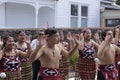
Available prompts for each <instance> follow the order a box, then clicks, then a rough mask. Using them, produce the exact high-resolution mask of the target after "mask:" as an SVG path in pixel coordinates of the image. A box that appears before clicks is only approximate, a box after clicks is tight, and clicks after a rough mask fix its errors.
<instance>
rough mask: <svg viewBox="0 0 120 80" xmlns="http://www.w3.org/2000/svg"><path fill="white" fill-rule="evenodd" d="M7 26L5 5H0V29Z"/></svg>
mask: <svg viewBox="0 0 120 80" xmlns="http://www.w3.org/2000/svg"><path fill="white" fill-rule="evenodd" d="M4 26H5V4H2V5H0V28H1V27H4Z"/></svg>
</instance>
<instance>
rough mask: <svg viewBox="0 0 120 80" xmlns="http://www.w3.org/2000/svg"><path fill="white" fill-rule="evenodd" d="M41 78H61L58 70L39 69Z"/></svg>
mask: <svg viewBox="0 0 120 80" xmlns="http://www.w3.org/2000/svg"><path fill="white" fill-rule="evenodd" d="M40 76H41V77H61V76H60V69H59V68H47V67H40Z"/></svg>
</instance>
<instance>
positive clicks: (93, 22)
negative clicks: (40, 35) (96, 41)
mask: <svg viewBox="0 0 120 80" xmlns="http://www.w3.org/2000/svg"><path fill="white" fill-rule="evenodd" d="M0 1H1V2H2V1H3V0H0ZM8 1H9V2H13V3H9V2H8ZM8 1H7V2H5V3H6V5H5V9H4V8H2V7H1V8H0V10H2V12H0V16H1V15H4V10H5V14H6V17H5V22H4V20H3V19H4V17H3V19H2V21H1V22H2V23H0V26H2V25H3V24H4V23H5V26H6V27H20V28H24V27H26V28H35V27H36V28H39V27H40V28H41V27H44V26H46V22H47V21H48V24H49V25H50V26H56V27H58V28H70V4H71V3H77V4H80V5H88V7H89V13H88V14H89V15H88V27H99V26H100V0H84V1H83V0H59V1H55V0H8ZM0 6H1V5H0ZM36 15H37V16H36ZM79 18H81V17H79ZM79 24H81V23H80V22H79ZM3 26H4V25H3ZM79 27H81V26H79Z"/></svg>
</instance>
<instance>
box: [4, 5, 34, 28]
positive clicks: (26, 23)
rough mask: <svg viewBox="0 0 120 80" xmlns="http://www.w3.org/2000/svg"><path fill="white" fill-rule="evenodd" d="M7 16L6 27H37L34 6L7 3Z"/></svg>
mask: <svg viewBox="0 0 120 80" xmlns="http://www.w3.org/2000/svg"><path fill="white" fill-rule="evenodd" d="M6 15H7V16H6V27H18V28H19V27H20V28H25V27H29V28H32V27H33V26H35V13H34V7H32V6H28V5H25V4H18V3H17V4H16V3H6Z"/></svg>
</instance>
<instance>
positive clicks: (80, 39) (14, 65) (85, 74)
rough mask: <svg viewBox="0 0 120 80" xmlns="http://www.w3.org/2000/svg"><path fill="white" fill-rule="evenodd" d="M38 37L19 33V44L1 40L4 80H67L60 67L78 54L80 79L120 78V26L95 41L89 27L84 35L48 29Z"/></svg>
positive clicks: (0, 74)
mask: <svg viewBox="0 0 120 80" xmlns="http://www.w3.org/2000/svg"><path fill="white" fill-rule="evenodd" d="M113 33H115V36H114V34H113ZM37 35H38V37H37V39H34V40H33V41H32V42H31V39H30V37H29V36H27V35H26V34H25V32H23V31H19V32H18V33H17V36H16V38H17V42H15V41H14V38H13V37H12V36H5V37H4V38H3V39H2V40H0V49H1V50H0V80H63V79H62V76H64V75H62V76H61V73H60V70H61V69H60V65H61V63H62V62H64V61H66V60H67V59H68V58H69V57H71V56H72V55H73V54H74V53H75V52H76V51H78V53H79V57H78V62H77V67H76V68H77V72H78V73H79V75H80V80H95V77H96V75H97V80H119V79H120V62H119V61H120V48H119V47H120V26H117V27H115V28H114V29H105V30H103V31H101V35H99V31H98V32H96V33H95V34H94V36H93V37H94V40H93V39H92V32H91V30H90V29H89V28H85V29H83V30H82V32H81V34H75V33H74V34H73V33H71V32H68V33H66V34H64V32H63V31H61V30H57V29H55V28H48V29H45V30H44V31H43V30H42V31H40V32H38V34H37ZM64 36H65V37H66V38H65V39H66V41H65V40H64ZM101 38H102V39H101ZM67 67H68V66H67ZM66 71H67V70H66ZM68 71H69V70H68ZM67 73H68V72H67Z"/></svg>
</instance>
